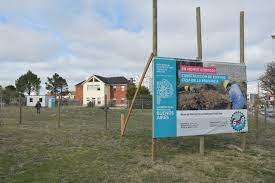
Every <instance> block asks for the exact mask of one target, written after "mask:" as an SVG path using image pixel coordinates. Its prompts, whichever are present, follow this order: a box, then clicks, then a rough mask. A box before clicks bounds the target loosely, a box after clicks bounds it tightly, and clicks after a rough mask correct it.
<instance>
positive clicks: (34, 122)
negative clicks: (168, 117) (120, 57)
mask: <svg viewBox="0 0 275 183" xmlns="http://www.w3.org/2000/svg"><path fill="white" fill-rule="evenodd" d="M18 111H19V110H18V108H16V107H6V108H4V109H3V110H2V111H1V113H0V121H1V124H2V125H1V126H0V182H3V183H5V182H8V183H11V182H275V125H274V124H272V123H269V124H268V125H267V128H266V129H264V124H263V122H262V121H260V125H259V127H260V129H261V131H260V132H259V135H258V140H257V141H256V130H255V129H256V128H255V121H254V120H253V117H252V116H250V118H249V125H250V126H249V133H248V134H247V145H248V147H247V149H246V151H245V152H240V151H238V150H236V149H235V148H230V147H232V145H240V136H239V135H237V134H227V135H225V134H223V135H211V136H207V137H206V142H205V143H206V144H205V145H206V146H205V148H206V150H205V151H206V153H205V156H201V155H200V154H199V152H198V142H199V139H198V137H188V138H176V139H163V140H158V141H157V154H156V161H155V162H153V161H151V158H150V147H151V146H150V145H151V135H150V132H149V130H148V129H150V127H151V111H150V110H144V111H141V110H136V111H135V112H134V114H133V116H132V118H131V120H130V123H129V126H128V129H127V133H126V138H125V141H124V142H123V143H122V144H121V143H120V137H119V133H120V130H119V127H120V124H119V122H120V113H121V112H124V113H125V112H126V111H121V110H111V111H109V112H108V129H107V130H106V129H105V113H104V111H103V110H101V109H90V108H82V107H65V108H63V109H62V116H61V128H57V116H56V110H51V109H43V110H42V113H41V115H36V114H35V111H34V109H33V108H24V109H23V121H22V124H21V125H18ZM144 129H147V130H144Z"/></svg>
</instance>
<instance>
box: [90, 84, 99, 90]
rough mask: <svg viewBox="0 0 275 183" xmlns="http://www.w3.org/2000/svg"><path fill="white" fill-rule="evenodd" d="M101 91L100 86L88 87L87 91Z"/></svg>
mask: <svg viewBox="0 0 275 183" xmlns="http://www.w3.org/2000/svg"><path fill="white" fill-rule="evenodd" d="M95 90H97V91H100V86H99V85H88V86H87V91H95Z"/></svg>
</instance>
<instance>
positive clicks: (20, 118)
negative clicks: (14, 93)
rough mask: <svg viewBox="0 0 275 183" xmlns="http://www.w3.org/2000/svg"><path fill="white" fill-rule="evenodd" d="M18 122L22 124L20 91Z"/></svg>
mask: <svg viewBox="0 0 275 183" xmlns="http://www.w3.org/2000/svg"><path fill="white" fill-rule="evenodd" d="M19 124H20V125H21V124H22V96H21V92H19Z"/></svg>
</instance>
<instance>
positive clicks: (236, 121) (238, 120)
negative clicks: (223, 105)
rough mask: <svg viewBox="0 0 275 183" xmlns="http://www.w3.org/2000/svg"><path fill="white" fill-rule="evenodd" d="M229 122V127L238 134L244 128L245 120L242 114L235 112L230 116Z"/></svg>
mask: <svg viewBox="0 0 275 183" xmlns="http://www.w3.org/2000/svg"><path fill="white" fill-rule="evenodd" d="M230 121H231V127H232V128H233V129H234V130H236V131H238V132H240V131H241V130H243V129H244V127H245V123H246V118H245V115H244V114H243V113H242V112H240V111H236V112H234V113H233V114H232V116H231V120H230Z"/></svg>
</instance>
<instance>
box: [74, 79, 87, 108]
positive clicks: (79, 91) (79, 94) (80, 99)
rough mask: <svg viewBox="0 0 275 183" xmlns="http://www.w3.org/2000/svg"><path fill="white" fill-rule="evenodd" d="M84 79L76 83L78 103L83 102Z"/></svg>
mask: <svg viewBox="0 0 275 183" xmlns="http://www.w3.org/2000/svg"><path fill="white" fill-rule="evenodd" d="M84 82H85V80H84V81H81V82H80V83H78V84H76V85H75V100H76V101H77V102H78V103H81V104H83V86H82V83H84Z"/></svg>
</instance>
